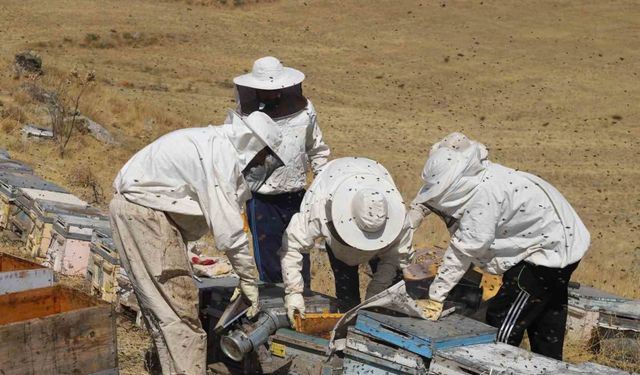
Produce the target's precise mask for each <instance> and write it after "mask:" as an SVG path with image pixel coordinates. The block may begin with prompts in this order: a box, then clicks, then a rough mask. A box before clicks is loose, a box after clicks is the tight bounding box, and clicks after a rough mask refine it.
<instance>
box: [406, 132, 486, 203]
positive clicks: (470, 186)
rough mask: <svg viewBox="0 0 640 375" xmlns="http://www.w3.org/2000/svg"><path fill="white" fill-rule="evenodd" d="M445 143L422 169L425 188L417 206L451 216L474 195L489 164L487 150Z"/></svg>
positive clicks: (480, 146) (473, 144)
mask: <svg viewBox="0 0 640 375" xmlns="http://www.w3.org/2000/svg"><path fill="white" fill-rule="evenodd" d="M454 134H459V133H454ZM465 138H466V137H465ZM446 140H447V138H445V139H444V140H443V141H441V142H438V143H436V144H435V145H434V146H433V147H432V149H431V153H430V155H429V159H428V160H427V162H426V163H425V166H424V169H423V170H422V180H423V181H424V185H423V186H422V188H421V189H420V191H419V192H418V195H417V196H416V198H415V199H414V203H420V204H423V205H425V206H428V207H433V208H435V209H437V210H439V211H442V212H444V213H447V214H449V215H452V214H453V213H454V212H455V211H457V210H458V209H459V208H460V207H461V206H462V205H464V204H465V203H466V202H467V201H468V200H469V199H470V198H471V197H472V196H473V192H474V190H475V188H476V187H477V186H478V185H479V184H480V182H482V178H483V175H484V173H485V170H486V165H487V163H488V162H487V161H486V157H487V148H486V147H485V146H484V145H483V144H481V143H478V142H474V141H469V143H467V144H466V145H464V147H460V148H456V149H454V148H450V147H449V144H448V143H446Z"/></svg>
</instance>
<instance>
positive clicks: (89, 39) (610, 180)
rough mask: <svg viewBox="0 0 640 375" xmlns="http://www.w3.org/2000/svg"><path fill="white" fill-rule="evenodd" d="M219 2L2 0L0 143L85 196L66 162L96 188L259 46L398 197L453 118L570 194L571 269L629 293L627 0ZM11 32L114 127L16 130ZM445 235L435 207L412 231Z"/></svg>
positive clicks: (639, 192)
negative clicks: (584, 233)
mask: <svg viewBox="0 0 640 375" xmlns="http://www.w3.org/2000/svg"><path fill="white" fill-rule="evenodd" d="M240 2H241V3H243V2H242V1H240ZM222 3H223V2H221V1H197V0H195V1H157V0H132V1H126V2H125V1H117V0H106V1H79V0H57V1H47V2H44V1H35V0H3V1H2V2H0V131H1V132H0V134H1V135H0V147H5V148H8V149H9V150H10V151H11V152H12V154H13V156H14V157H15V158H18V159H22V160H25V161H27V162H29V163H31V164H32V165H34V166H35V169H36V171H37V173H39V174H41V175H43V176H44V177H47V178H49V179H51V180H53V181H56V182H58V183H61V184H63V185H65V186H68V187H69V188H70V189H72V190H73V191H74V192H76V193H78V194H80V195H82V196H84V197H87V198H89V195H88V194H89V192H88V191H87V189H86V184H84V183H83V182H82V181H83V179H82V178H78V176H79V175H83V173H84V174H86V173H85V171H90V172H91V175H92V176H94V177H95V179H96V180H97V181H98V183H99V184H100V186H102V188H103V189H104V191H105V193H106V196H107V200H108V198H109V196H110V184H111V181H112V180H113V178H114V176H115V174H116V173H117V171H118V169H119V168H120V167H121V166H122V165H123V163H124V162H126V160H127V159H128V158H129V157H130V156H131V155H132V154H133V153H134V152H135V151H136V150H138V149H140V148H141V147H142V146H144V145H145V144H147V143H149V142H150V141H152V140H153V139H155V138H157V137H158V136H160V135H162V134H164V133H167V132H169V131H171V130H173V129H178V128H182V127H185V126H192V125H201V124H207V123H213V124H218V123H221V122H222V121H223V120H224V117H225V113H226V109H227V108H233V107H234V106H235V103H234V100H233V86H232V84H231V79H232V78H233V77H234V76H236V75H238V74H240V73H243V72H244V71H246V70H248V69H250V68H251V64H252V62H253V60H254V59H255V58H257V57H260V56H263V55H268V54H272V55H275V56H278V57H280V58H281V59H282V60H283V61H284V62H285V63H286V64H288V65H291V66H294V67H297V68H299V69H301V70H303V71H304V72H305V73H306V75H307V80H306V81H305V84H304V89H305V93H306V95H307V96H308V97H309V98H310V99H311V100H312V101H313V102H314V104H315V105H316V107H317V110H318V113H319V120H320V124H321V127H322V129H323V132H324V134H325V137H326V141H327V143H328V144H329V145H330V146H331V148H332V153H333V157H340V156H351V155H360V156H367V157H371V158H373V159H376V160H378V161H380V162H382V163H383V164H384V165H385V166H387V168H388V169H389V170H390V171H391V172H392V174H393V175H394V178H395V180H396V182H397V184H398V185H399V187H400V188H401V190H402V192H403V195H404V196H405V198H406V199H411V198H412V197H413V195H414V194H415V192H416V191H417V189H418V187H419V186H420V172H421V169H422V165H423V163H424V161H425V159H426V156H427V152H428V150H429V148H430V146H431V144H432V143H433V142H435V141H437V140H439V139H440V138H441V137H443V136H444V135H446V134H448V133H450V132H452V131H462V132H464V133H466V134H467V135H468V136H470V137H472V138H476V139H478V140H480V141H482V142H484V143H485V144H486V145H487V146H489V147H490V157H491V159H492V160H494V161H496V162H499V163H502V164H505V165H508V166H511V167H515V168H519V169H522V170H527V171H531V172H534V173H536V174H538V175H540V176H542V177H543V178H545V179H547V180H548V181H550V182H551V183H553V184H554V185H555V186H556V187H557V188H559V190H560V191H562V192H563V193H564V194H565V195H566V197H567V198H568V199H569V200H570V201H571V202H572V203H573V205H574V207H575V208H576V209H577V211H578V213H579V214H580V216H581V217H582V218H583V220H584V221H585V223H586V224H587V226H588V227H589V229H590V230H591V234H592V247H591V250H590V252H589V254H588V256H587V258H586V259H585V260H584V261H583V262H582V263H581V265H580V268H579V269H578V271H577V272H576V274H575V280H577V281H580V282H584V283H588V284H593V285H595V286H597V287H600V288H602V289H605V290H607V291H611V292H614V293H617V294H621V295H624V296H628V297H636V298H640V287H639V286H638V284H639V282H638V280H640V188H639V187H638V185H639V184H640V169H639V168H638V165H640V106H639V105H638V103H640V83H639V82H640V77H639V75H640V38H639V37H638V36H639V35H640V4H639V3H638V2H636V1H619V0H613V1H589V2H587V1H581V0H566V1H529V2H523V1H488V0H484V1H483V0H474V1H449V0H441V1H426V0H425V1H405V0H402V1H400V0H395V1H371V2H364V1H357V0H342V1H314V0H306V1H268V2H262V1H261V2H259V3H253V2H251V4H244V5H240V6H235V5H234V3H238V1H228V3H229V4H222ZM25 49H33V50H35V51H37V52H38V53H39V54H40V55H41V56H42V58H43V63H44V71H45V73H44V75H43V76H42V77H41V78H40V79H39V81H40V82H39V84H40V85H44V86H48V87H54V86H55V85H56V82H59V81H60V80H61V79H62V77H64V76H66V75H67V74H68V73H69V72H70V71H72V70H73V69H74V68H77V69H79V70H95V73H96V82H95V84H94V86H93V87H92V88H91V89H90V90H89V91H88V92H87V93H86V94H85V95H84V97H83V99H82V101H81V103H80V110H81V112H82V113H83V114H86V115H88V116H89V117H91V118H92V119H94V120H95V121H97V122H99V123H101V124H103V125H104V126H105V127H106V128H107V129H108V130H110V131H111V132H112V133H113V134H114V135H115V136H116V138H117V139H118V141H119V142H120V144H119V145H117V146H108V145H104V144H102V143H100V142H98V141H96V140H95V139H93V138H91V137H90V136H88V135H79V134H77V135H75V136H73V137H72V138H71V141H70V143H69V146H68V147H67V152H66V155H65V158H64V159H61V158H59V157H58V156H57V154H56V152H55V147H54V146H53V145H51V144H49V143H43V142H39V143H34V142H31V141H29V142H25V141H23V140H21V136H20V131H19V129H20V124H22V123H25V122H33V123H37V124H41V125H46V124H47V123H46V121H47V116H46V113H45V112H43V110H42V108H41V107H39V106H37V105H36V103H35V102H34V101H33V99H32V98H30V97H29V96H28V95H26V94H25V93H24V91H23V90H22V89H21V87H22V85H24V83H25V79H20V80H16V79H14V78H13V76H12V70H11V66H12V64H13V57H14V54H15V53H17V52H20V51H22V50H25ZM105 202H106V201H103V202H102V204H103V205H104V204H105ZM446 241H447V234H446V232H445V231H444V230H443V227H442V225H441V224H440V223H439V222H438V221H437V220H436V219H430V220H429V221H428V222H427V223H426V224H424V225H423V228H421V230H420V233H419V235H418V236H417V237H416V242H417V244H419V245H421V246H424V245H437V246H445V245H446ZM123 362H127V361H123ZM127 363H128V362H127ZM125 367H126V366H125ZM124 370H125V371H123V372H124V373H136V372H137V371H138V370H131V369H130V370H127V369H126V368H125V369H124Z"/></svg>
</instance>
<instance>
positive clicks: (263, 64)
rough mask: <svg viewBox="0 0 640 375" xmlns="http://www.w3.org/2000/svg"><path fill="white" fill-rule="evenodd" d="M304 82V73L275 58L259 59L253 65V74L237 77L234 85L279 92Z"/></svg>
mask: <svg viewBox="0 0 640 375" xmlns="http://www.w3.org/2000/svg"><path fill="white" fill-rule="evenodd" d="M302 81H304V73H302V72H301V71H299V70H297V69H293V68H288V67H286V66H284V65H282V63H281V62H280V60H278V59H276V58H275V57H273V56H266V57H262V58H259V59H258V60H256V61H255V62H254V63H253V69H252V70H251V73H247V74H243V75H241V76H237V77H236V78H234V79H233V83H235V84H236V85H238V86H245V87H251V88H254V89H259V90H279V89H284V88H286V87H291V86H295V85H297V84H299V83H300V82H302Z"/></svg>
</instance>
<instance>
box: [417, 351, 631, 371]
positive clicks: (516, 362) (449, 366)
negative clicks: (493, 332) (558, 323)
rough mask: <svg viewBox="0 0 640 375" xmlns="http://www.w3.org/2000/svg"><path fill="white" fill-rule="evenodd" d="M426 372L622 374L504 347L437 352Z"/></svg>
mask: <svg viewBox="0 0 640 375" xmlns="http://www.w3.org/2000/svg"><path fill="white" fill-rule="evenodd" d="M605 370H606V371H605ZM429 371H430V373H433V374H436V375H458V374H460V375H462V374H495V375H502V374H504V375H506V374H510V375H511V374H513V375H515V374H522V375H551V374H557V375H574V374H575V375H577V374H593V375H595V374H603V375H604V374H607V375H620V374H624V373H623V372H620V371H619V370H616V369H612V368H609V367H605V366H600V365H593V364H582V365H573V364H570V363H567V362H562V361H558V360H555V359H552V358H549V357H545V356H542V355H539V354H535V353H532V352H529V351H526V350H524V349H521V348H518V347H515V346H511V345H507V344H503V343H494V344H481V345H473V346H466V347H458V348H449V349H445V350H439V351H437V352H436V353H435V355H434V357H433V360H432V361H431V364H430V367H429Z"/></svg>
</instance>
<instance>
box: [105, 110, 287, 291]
mask: <svg viewBox="0 0 640 375" xmlns="http://www.w3.org/2000/svg"><path fill="white" fill-rule="evenodd" d="M269 122H271V124H272V125H271V126H266V125H264V124H265V123H269ZM252 123H253V124H254V125H253V127H252V128H249V127H248V125H249V124H252ZM256 134H257V136H256ZM280 143H281V133H280V131H279V130H278V129H277V127H276V126H275V124H273V122H272V121H271V119H269V117H268V116H266V115H264V114H262V113H256V114H255V115H253V117H252V118H250V119H247V120H246V123H245V122H244V121H243V120H242V119H241V118H240V117H238V116H234V117H233V118H232V121H231V123H230V124H225V125H221V126H208V127H206V128H191V129H182V130H178V131H175V132H172V133H169V134H167V135H165V136H163V137H161V138H159V139H158V140H156V141H155V142H153V143H152V144H150V145H148V146H147V147H145V148H144V149H142V150H141V151H139V152H138V153H137V154H136V155H135V156H134V157H133V158H131V160H129V162H127V164H126V165H125V166H124V167H123V168H122V170H121V171H120V173H119V174H118V176H117V177H116V180H115V181H114V188H115V189H116V191H117V192H118V193H119V194H121V195H122V196H124V197H125V198H126V199H127V201H129V202H132V203H136V204H139V205H141V206H145V207H148V208H152V209H155V210H158V211H163V212H166V213H168V214H169V215H170V216H171V218H172V219H173V220H174V221H175V222H176V224H177V225H178V226H179V227H180V229H181V231H182V232H183V233H184V237H185V238H187V239H196V238H199V237H201V236H202V235H204V234H205V233H206V232H207V229H210V230H211V232H212V233H213V235H214V238H215V242H216V247H217V248H218V249H219V250H221V251H224V252H225V253H226V255H227V256H228V257H229V259H230V261H231V263H232V265H233V267H234V270H235V271H236V273H237V274H238V276H239V277H240V279H241V280H242V281H243V282H245V283H248V284H255V278H256V276H255V264H254V261H253V257H252V256H251V252H250V250H249V242H248V239H247V234H246V233H245V232H244V230H243V229H244V221H243V219H242V216H241V213H242V210H243V207H244V204H245V202H246V201H247V200H248V199H249V198H251V191H250V189H249V186H248V185H247V183H246V181H245V178H244V176H243V174H242V172H243V170H244V169H245V167H246V166H247V164H249V162H250V161H251V160H252V159H253V158H254V157H255V155H256V154H257V153H258V152H259V151H261V150H262V149H263V148H265V147H267V145H268V146H269V147H270V148H272V149H273V150H277V149H278V148H279V145H280Z"/></svg>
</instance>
